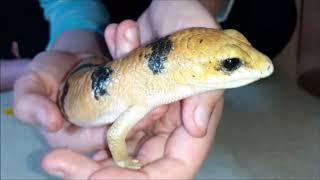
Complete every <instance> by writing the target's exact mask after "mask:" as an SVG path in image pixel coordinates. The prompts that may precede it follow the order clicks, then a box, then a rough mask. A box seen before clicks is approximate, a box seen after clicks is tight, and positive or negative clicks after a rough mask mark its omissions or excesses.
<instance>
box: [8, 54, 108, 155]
mask: <svg viewBox="0 0 320 180" xmlns="http://www.w3.org/2000/svg"><path fill="white" fill-rule="evenodd" d="M79 59H80V57H79V56H76V55H74V54H71V53H62V52H57V51H54V52H43V53H40V54H39V55H37V56H36V57H35V58H34V59H33V60H32V62H31V63H30V64H29V66H28V68H27V70H26V72H25V73H24V74H23V75H22V76H21V77H20V78H19V79H18V80H17V82H16V84H15V87H14V113H15V116H16V117H17V118H18V119H20V120H22V121H24V122H26V123H28V124H31V125H35V126H37V127H39V128H40V131H41V132H42V134H43V135H44V136H45V138H46V139H47V141H48V143H49V144H50V145H52V146H53V147H69V148H72V149H75V150H77V151H82V152H88V151H93V150H97V149H102V148H103V147H104V145H105V142H104V137H103V134H104V132H105V128H103V127H101V128H93V129H80V128H77V127H75V126H74V125H71V124H70V123H68V122H67V121H65V120H64V118H63V117H62V115H61V113H60V110H59V108H58V106H57V105H56V99H57V94H58V89H59V86H60V83H61V82H62V80H63V78H64V76H65V74H66V73H67V72H68V71H69V70H70V69H71V68H72V67H73V66H74V65H75V64H76V63H78V62H79V61H80V60H79Z"/></svg>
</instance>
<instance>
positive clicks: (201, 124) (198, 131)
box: [182, 90, 223, 137]
mask: <svg viewBox="0 0 320 180" xmlns="http://www.w3.org/2000/svg"><path fill="white" fill-rule="evenodd" d="M221 98H223V91H222V90H218V91H213V92H209V93H205V94H201V95H198V96H192V97H189V98H187V99H185V100H183V108H182V121H183V124H184V127H185V128H186V129H187V131H188V133H189V134H190V135H192V136H194V137H203V136H204V135H205V134H206V132H207V128H208V122H209V120H210V117H211V114H212V112H213V109H214V108H215V105H216V103H217V102H218V101H219V100H220V99H221Z"/></svg>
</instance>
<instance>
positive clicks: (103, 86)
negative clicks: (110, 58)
mask: <svg viewBox="0 0 320 180" xmlns="http://www.w3.org/2000/svg"><path fill="white" fill-rule="evenodd" d="M112 73H113V70H112V69H111V68H110V67H105V66H99V67H98V68H97V69H96V70H95V71H94V72H93V73H92V75H91V80H92V84H91V88H92V90H93V93H94V98H95V99H96V100H99V98H100V96H103V95H105V94H108V92H107V88H108V85H109V84H110V82H111V80H112Z"/></svg>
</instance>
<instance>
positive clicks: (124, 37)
mask: <svg viewBox="0 0 320 180" xmlns="http://www.w3.org/2000/svg"><path fill="white" fill-rule="evenodd" d="M139 45H140V37H139V29H138V24H137V23H136V22H135V21H133V20H125V21H123V22H121V23H120V24H119V25H118V27H117V31H116V55H115V57H114V58H120V57H122V56H124V55H126V54H127V53H129V52H130V51H132V50H133V49H135V48H137V47H138V46H139Z"/></svg>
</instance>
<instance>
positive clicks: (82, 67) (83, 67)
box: [70, 63, 99, 75]
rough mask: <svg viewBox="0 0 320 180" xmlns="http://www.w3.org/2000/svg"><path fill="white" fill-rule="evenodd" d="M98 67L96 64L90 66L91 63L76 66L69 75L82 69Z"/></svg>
mask: <svg viewBox="0 0 320 180" xmlns="http://www.w3.org/2000/svg"><path fill="white" fill-rule="evenodd" d="M97 66H99V65H98V64H92V63H85V64H81V65H80V66H78V67H77V68H76V69H74V70H73V71H72V72H71V73H70V75H71V74H74V73H76V72H78V71H80V70H82V69H85V68H91V67H97Z"/></svg>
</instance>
